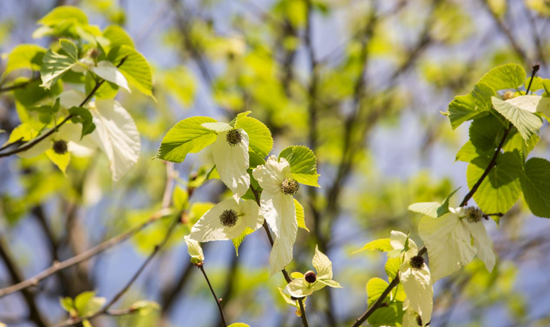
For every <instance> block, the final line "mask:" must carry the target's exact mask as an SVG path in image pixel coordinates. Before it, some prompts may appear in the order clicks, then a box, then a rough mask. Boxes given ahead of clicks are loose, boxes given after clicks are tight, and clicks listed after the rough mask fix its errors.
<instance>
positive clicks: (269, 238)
mask: <svg viewBox="0 0 550 327" xmlns="http://www.w3.org/2000/svg"><path fill="white" fill-rule="evenodd" d="M250 190H251V191H252V194H254V198H255V199H256V203H257V204H258V206H259V205H260V195H259V194H258V191H256V190H255V189H254V187H252V185H250ZM263 227H264V229H265V233H266V234H267V239H268V240H269V244H271V247H272V248H273V244H274V242H273V236H271V232H270V231H269V227H267V223H266V222H265V221H264V225H263ZM281 273H282V274H283V276H284V277H285V280H286V282H287V283H290V282H292V278H290V275H289V274H288V272H287V271H286V269H285V268H283V270H281ZM303 301H304V299H302V298H300V299H298V303H299V304H300V308H302V307H303ZM301 318H302V324H303V325H304V327H309V324H308V321H307V316H306V311H305V310H302V316H301Z"/></svg>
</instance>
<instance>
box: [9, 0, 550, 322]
mask: <svg viewBox="0 0 550 327" xmlns="http://www.w3.org/2000/svg"><path fill="white" fill-rule="evenodd" d="M59 5H75V6H78V7H79V8H81V9H82V10H84V11H85V12H86V14H87V15H88V17H89V19H90V23H91V24H96V25H99V26H100V27H101V28H104V27H105V26H107V25H110V24H119V25H121V26H123V27H124V28H125V29H126V30H127V31H128V32H129V34H130V35H131V36H132V37H133V39H134V41H135V44H136V48H137V49H138V50H139V51H140V52H142V53H143V54H144V55H145V57H146V58H147V59H148V60H149V62H150V64H151V65H152V67H153V70H154V94H155V97H156V102H155V101H154V100H152V99H151V98H147V97H145V96H142V95H141V94H140V93H139V92H132V93H131V94H127V93H124V94H120V95H119V99H118V100H119V101H121V103H122V104H123V106H124V107H125V108H126V109H127V110H128V111H129V112H130V114H131V115H132V116H133V118H134V120H135V121H136V124H137V126H138V129H139V132H140V134H141V136H142V154H141V158H140V160H139V162H138V164H137V165H136V166H135V167H134V168H133V170H132V171H130V173H129V174H128V175H127V176H126V177H125V178H124V179H122V181H120V182H118V183H116V184H114V183H113V182H112V181H111V177H110V172H109V170H108V162H107V160H106V158H105V157H104V156H97V157H96V156H94V157H92V158H88V159H78V160H72V161H71V165H70V167H69V168H68V169H67V176H64V175H63V173H61V172H60V171H59V169H58V168H57V167H55V166H54V165H53V164H52V163H51V162H50V161H49V160H48V159H47V157H46V156H45V155H42V156H39V157H36V158H34V159H31V160H28V159H25V160H24V159H22V158H18V157H15V156H13V157H9V158H2V159H0V254H1V257H2V262H0V287H6V286H8V285H11V284H13V283H14V280H13V276H12V275H11V273H10V272H9V271H8V268H7V267H8V266H12V267H13V266H15V267H16V268H17V269H18V274H19V275H20V277H22V278H28V277H30V276H33V275H35V274H36V273H38V272H40V271H42V270H43V269H45V268H47V267H49V266H50V265H51V264H52V262H54V261H56V260H64V259H67V258H70V257H72V256H74V255H76V254H79V253H82V252H83V251H85V250H86V249H88V248H91V247H93V246H95V245H97V244H99V243H101V242H103V241H105V240H108V239H110V238H112V237H114V236H116V235H118V234H120V233H122V232H124V231H126V230H128V229H129V228H131V227H132V226H136V225H139V224H140V223H142V222H144V221H146V220H147V219H148V217H149V216H150V215H151V214H152V213H153V212H155V211H157V210H158V209H159V208H160V207H161V202H162V200H163V195H164V194H165V188H166V185H167V168H168V171H170V166H168V167H167V165H166V164H165V163H164V162H162V161H160V160H151V158H153V157H154V156H155V154H156V151H157V149H158V146H159V144H160V140H161V139H162V137H163V136H164V134H165V133H166V132H167V131H168V129H169V128H171V127H172V126H173V125H174V124H175V123H177V122H178V121H179V120H181V119H183V118H186V117H189V116H196V115H201V116H211V117H214V118H216V119H218V120H222V121H229V120H231V119H232V118H233V116H234V115H235V114H236V113H238V112H243V111H249V110H250V111H252V113H251V116H253V117H255V118H258V119H260V120H261V121H263V122H264V123H265V124H266V125H268V127H269V128H270V129H271V131H272V133H273V136H274V139H275V148H274V150H273V153H274V154H278V152H279V151H280V150H281V149H283V148H284V147H286V146H289V145H294V144H303V145H307V146H309V147H310V148H312V149H313V150H314V151H315V153H316V154H317V157H318V159H319V163H318V166H319V172H320V174H321V175H322V176H321V179H320V183H321V185H322V188H321V189H313V188H307V187H302V188H301V189H300V192H299V193H298V195H297V198H298V199H299V200H300V202H301V203H302V204H303V206H304V208H305V212H306V224H307V225H308V227H309V229H310V231H311V232H309V233H308V232H307V231H305V230H302V229H301V230H300V231H299V232H298V239H297V242H296V244H295V247H294V255H295V259H294V261H293V263H292V265H291V266H289V267H287V270H289V271H307V270H309V269H311V268H312V267H311V258H312V256H313V253H314V249H315V246H316V245H319V247H320V249H321V250H322V251H324V252H325V253H327V255H328V256H329V257H330V258H331V260H332V261H333V264H334V272H335V277H334V279H335V280H336V281H338V282H340V283H341V284H342V286H343V287H344V288H343V289H325V290H323V291H320V292H317V293H315V294H314V296H312V297H310V298H309V299H308V303H307V311H308V312H309V317H308V318H309V321H310V325H311V326H331V327H334V326H349V325H350V324H351V322H352V321H354V320H355V319H356V318H357V317H358V316H359V315H360V314H361V313H362V312H363V311H364V310H365V308H366V305H367V303H366V302H367V294H366V290H365V285H366V282H367V281H368V280H369V279H370V278H373V277H380V278H384V279H386V275H385V272H384V263H385V259H386V257H385V255H384V254H381V253H365V252H362V253H359V254H355V255H352V254H351V252H353V251H354V250H356V249H358V248H360V247H362V246H363V245H364V244H365V243H367V242H369V241H372V240H375V239H377V238H385V237H389V233H390V231H391V230H400V231H403V232H410V233H411V236H412V237H413V239H415V240H416V241H417V243H419V244H421V241H420V239H419V238H418V234H417V231H416V226H417V225H418V221H419V219H420V217H419V216H418V215H414V214H411V213H409V212H407V206H408V205H409V204H411V203H413V202H418V201H441V200H443V199H444V198H445V197H446V196H447V195H448V194H449V193H450V192H451V191H452V190H453V189H455V188H457V187H459V186H462V189H461V190H460V191H459V192H458V195H457V196H456V198H455V199H454V201H455V203H452V204H453V205H457V204H458V201H459V199H461V198H462V196H464V195H465V194H466V193H467V186H466V178H465V176H466V167H467V165H466V164H465V163H462V162H455V155H456V153H457V152H458V150H459V149H460V147H461V146H462V144H463V143H464V142H466V140H467V126H463V127H461V128H460V129H458V130H456V131H452V129H451V126H450V123H449V122H448V119H447V118H446V117H445V116H443V115H442V114H440V112H441V111H443V112H444V111H446V110H447V105H448V103H449V102H450V101H451V100H452V98H453V97H454V96H455V95H459V94H466V93H468V92H470V90H471V88H472V87H473V85H474V84H475V82H476V81H477V80H478V79H479V78H480V77H481V76H482V75H483V74H484V73H485V72H487V71H488V70H489V69H490V68H492V67H494V66H495V65H499V64H504V63H509V62H514V63H518V64H520V65H522V66H523V67H524V68H525V69H526V71H527V72H529V71H530V67H531V66H532V65H533V64H534V63H536V62H540V63H541V65H542V68H541V72H540V75H541V76H542V77H546V78H548V77H550V68H549V67H548V62H547V61H548V60H550V57H548V54H549V53H550V38H549V37H548V36H549V35H550V33H549V32H550V26H549V25H550V24H548V22H549V18H550V1H547V0H525V1H523V0H508V1H507V0H455V1H453V0H411V1H406V0H311V1H309V2H308V1H300V0H275V1H272V0H226V1H221V0H220V1H216V0H203V1H200V0H196V1H191V0H118V1H117V0H97V1H93V0H80V1H79V0H72V1H71V0H66V1H63V0H58V1H46V0H0V53H8V52H9V51H11V49H13V47H15V46H16V45H18V44H21V43H38V44H40V45H42V46H46V47H47V46H48V44H47V42H49V40H47V39H40V40H34V39H33V38H32V33H33V31H34V30H35V29H36V27H37V26H36V21H37V20H38V19H39V18H41V17H42V16H44V15H45V14H46V13H48V12H49V11H50V10H52V9H53V8H54V7H55V6H59ZM3 65H5V62H1V63H0V71H2V69H3ZM18 123H19V119H18V117H17V113H16V110H15V103H14V99H13V96H12V95H11V94H10V93H2V94H0V129H3V130H6V131H7V132H8V134H0V143H3V142H5V140H6V138H7V136H6V135H9V132H10V131H11V130H13V128H14V127H16V126H17V125H18ZM541 131H542V132H541V133H542V134H541V142H540V143H539V145H538V147H537V148H536V149H535V151H534V152H533V154H532V155H534V156H541V157H545V158H547V159H550V154H549V153H548V144H549V142H550V129H548V128H542V130H541ZM212 165H213V161H212V156H211V153H208V151H203V152H202V153H200V154H198V155H196V154H193V155H190V156H188V158H187V159H186V161H185V162H183V163H181V164H177V165H175V166H174V169H175V171H176V172H177V178H175V181H174V183H168V186H169V187H173V186H174V184H175V185H176V187H177V188H178V190H180V191H181V190H185V189H187V188H188V187H189V186H192V185H194V184H193V182H194V181H191V182H189V180H190V179H191V180H192V179H195V180H196V179H200V178H201V176H204V172H205V171H208V170H209V169H210V168H211V167H212ZM228 195H229V194H228V193H227V192H226V189H225V187H224V186H223V184H222V183H221V182H220V181H218V180H212V181H208V182H206V183H205V184H204V185H203V186H201V187H200V188H198V189H197V190H195V192H194V193H193V195H192V197H191V198H190V199H189V201H190V203H191V207H190V211H189V215H191V216H193V215H195V216H197V217H195V219H196V218H198V216H200V213H201V212H204V210H207V209H208V208H209V206H211V205H212V203H217V202H219V201H220V200H221V199H223V198H224V197H227V196H228ZM472 201H473V200H472ZM485 224H486V227H487V229H488V230H489V233H490V235H491V237H492V239H493V242H494V246H495V251H496V252H497V253H498V261H497V266H496V268H495V270H494V271H493V273H488V272H487V271H486V270H485V268H484V266H483V265H482V264H481V263H480V262H479V261H478V260H477V259H476V260H475V261H474V262H472V263H471V264H470V265H468V266H467V267H466V268H465V269H463V270H461V271H460V272H459V273H456V274H454V275H452V276H450V277H447V278H446V279H444V280H441V281H439V282H438V283H437V284H436V285H435V290H436V292H435V298H434V305H435V313H434V317H433V319H432V323H431V326H436V327H443V326H550V292H549V291H548V290H550V278H549V277H548V273H547V271H548V267H550V256H549V255H548V250H549V249H550V226H549V224H548V221H547V220H545V219H541V218H535V217H533V216H532V215H531V214H530V213H529V211H528V209H527V207H526V206H525V205H524V203H523V202H522V201H520V202H518V204H517V205H516V206H515V207H514V208H513V209H512V210H511V211H510V212H509V213H507V214H506V215H505V216H504V217H503V218H502V219H501V221H500V226H499V227H498V228H497V225H496V224H495V222H493V221H486V222H485ZM168 225H169V224H168V223H164V222H156V223H154V224H152V225H150V226H149V227H147V228H145V229H144V230H143V231H141V232H140V233H138V234H136V235H135V236H133V237H132V238H131V239H130V240H128V241H126V242H123V243H121V244H120V245H118V246H116V247H114V248H112V249H110V250H109V251H107V252H106V253H103V254H100V255H98V256H95V257H94V258H93V259H91V260H89V261H85V262H84V263H82V264H79V265H76V266H74V267H72V268H70V269H67V270H64V271H63V272H61V273H57V274H54V275H52V276H51V277H49V278H48V279H46V280H45V281H43V282H42V283H41V284H40V286H38V287H34V288H31V291H32V292H29V294H30V295H29V296H30V297H31V300H30V301H31V302H34V303H35V304H36V306H37V309H38V311H39V312H40V313H41V315H42V316H43V317H44V319H45V320H46V321H48V322H49V323H50V324H53V323H56V322H59V321H62V320H64V319H66V318H67V315H66V312H65V311H64V310H63V309H62V308H61V306H60V305H59V298H61V297H65V296H71V297H74V296H76V295H77V294H79V293H81V292H83V291H88V290H96V291H97V292H98V293H97V294H98V296H101V297H106V298H107V299H111V298H112V297H113V296H114V295H115V294H116V293H117V292H119V290H120V288H121V287H122V286H123V285H124V284H125V283H127V281H128V280H129V279H130V278H131V277H132V276H133V275H134V274H135V272H136V271H137V270H138V269H139V267H140V265H141V264H142V263H143V262H144V260H145V259H146V258H147V256H148V255H149V254H150V253H151V251H153V249H154V247H155V246H156V245H157V244H158V243H159V242H160V241H161V240H162V239H163V237H164V235H165V233H166V231H167V229H168ZM186 232H187V231H186V230H185V226H179V227H178V229H177V230H176V232H175V233H174V235H173V237H172V238H171V239H170V242H169V243H168V245H167V247H165V248H164V249H163V250H162V252H161V253H160V254H159V255H158V256H157V257H155V259H154V261H153V262H152V263H151V264H150V265H149V266H147V268H146V270H145V271H144V272H143V273H142V274H141V275H140V276H139V278H138V280H137V281H136V283H134V285H133V286H132V288H131V289H130V291H128V292H127V293H126V294H125V295H124V297H123V298H122V299H121V300H120V301H119V302H118V303H117V305H116V306H115V307H118V308H126V307H128V306H129V305H131V304H132V303H134V302H135V301H137V300H149V301H156V302H157V303H159V304H160V306H161V309H160V310H159V311H155V312H153V313H151V314H149V315H146V316H124V317H100V318H96V319H93V320H92V324H93V326H98V327H99V326H105V327H107V326H138V327H141V326H143V327H145V326H193V327H207V326H218V325H219V322H218V321H219V320H218V313H217V308H216V306H215V303H214V301H213V300H212V298H211V294H210V293H209V290H208V288H207V286H206V283H205V282H204V279H203V276H201V274H200V271H198V269H197V268H195V266H193V265H191V264H190V263H189V256H188V255H187V249H186V246H185V242H183V235H185V234H186ZM204 250H205V257H206V261H205V269H206V271H207V272H208V274H209V277H210V279H211V280H212V283H213V286H214V289H215V290H216V291H217V293H218V296H219V297H222V298H223V305H224V308H225V313H226V315H227V318H228V320H229V321H231V322H236V321H241V322H245V323H248V324H249V325H251V326H266V327H275V326H300V325H301V323H300V320H299V318H297V317H296V315H295V313H294V312H295V309H294V308H292V307H290V306H288V305H287V304H286V303H284V301H283V299H282V298H281V296H280V295H279V291H278V289H277V287H278V286H283V285H284V284H285V283H284V280H283V278H282V276H280V275H275V276H273V277H271V278H269V263H268V258H269V250H270V245H269V243H268V240H267V238H266V235H265V233H262V232H258V233H254V234H252V235H250V236H249V237H247V238H246V240H245V241H244V242H243V244H242V245H241V247H240V249H239V256H236V255H235V249H234V247H233V244H232V243H231V242H213V243H209V244H207V245H205V247H204ZM28 303H29V299H27V298H25V297H23V296H22V294H21V293H14V294H11V295H9V296H6V297H3V298H1V299H0V321H2V322H4V323H7V324H8V326H34V325H35V324H34V323H33V322H32V321H29V312H30V311H29V306H28Z"/></svg>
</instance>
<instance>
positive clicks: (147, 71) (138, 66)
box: [107, 45, 153, 97]
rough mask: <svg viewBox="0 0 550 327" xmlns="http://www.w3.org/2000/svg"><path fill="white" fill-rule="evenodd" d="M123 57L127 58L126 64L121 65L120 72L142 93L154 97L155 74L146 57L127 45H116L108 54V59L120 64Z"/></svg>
mask: <svg viewBox="0 0 550 327" xmlns="http://www.w3.org/2000/svg"><path fill="white" fill-rule="evenodd" d="M125 58H126V59H125ZM123 59H125V60H124V64H123V65H122V66H120V67H119V70H120V72H122V74H123V75H124V76H125V77H126V79H127V80H128V82H129V83H130V84H132V85H133V86H135V87H136V88H137V89H138V90H139V91H140V92H141V93H143V94H145V95H148V96H151V97H152V96H153V92H152V91H153V74H152V72H151V67H150V66H149V63H148V62H147V60H146V59H145V57H143V55H142V54H141V53H139V52H137V51H136V50H135V49H133V48H131V47H129V46H127V45H119V46H116V47H114V48H112V49H111V50H110V51H109V54H108V55H107V60H109V61H110V62H112V63H113V64H114V65H118V64H119V63H120V62H121V61H122V60H123Z"/></svg>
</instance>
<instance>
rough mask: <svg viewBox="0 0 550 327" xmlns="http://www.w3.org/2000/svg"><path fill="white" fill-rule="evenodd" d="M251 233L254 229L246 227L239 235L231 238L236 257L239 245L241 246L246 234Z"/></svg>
mask: <svg viewBox="0 0 550 327" xmlns="http://www.w3.org/2000/svg"><path fill="white" fill-rule="evenodd" d="M252 233H254V230H253V229H250V228H248V227H247V228H245V230H244V231H243V232H242V233H241V235H239V236H238V237H236V238H234V239H232V240H231V241H233V246H234V247H235V253H236V255H237V257H238V256H239V246H241V244H242V242H243V241H244V239H245V238H246V236H248V235H250V234H252Z"/></svg>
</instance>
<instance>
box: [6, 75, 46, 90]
mask: <svg viewBox="0 0 550 327" xmlns="http://www.w3.org/2000/svg"><path fill="white" fill-rule="evenodd" d="M39 79H40V76H35V77H33V78H31V79H29V80H28V81H25V82H23V83H19V84H15V85H10V86H7V87H0V93H3V92H9V91H13V90H17V89H22V88H25V87H26V86H27V85H29V84H31V83H32V82H35V81H38V80H39Z"/></svg>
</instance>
